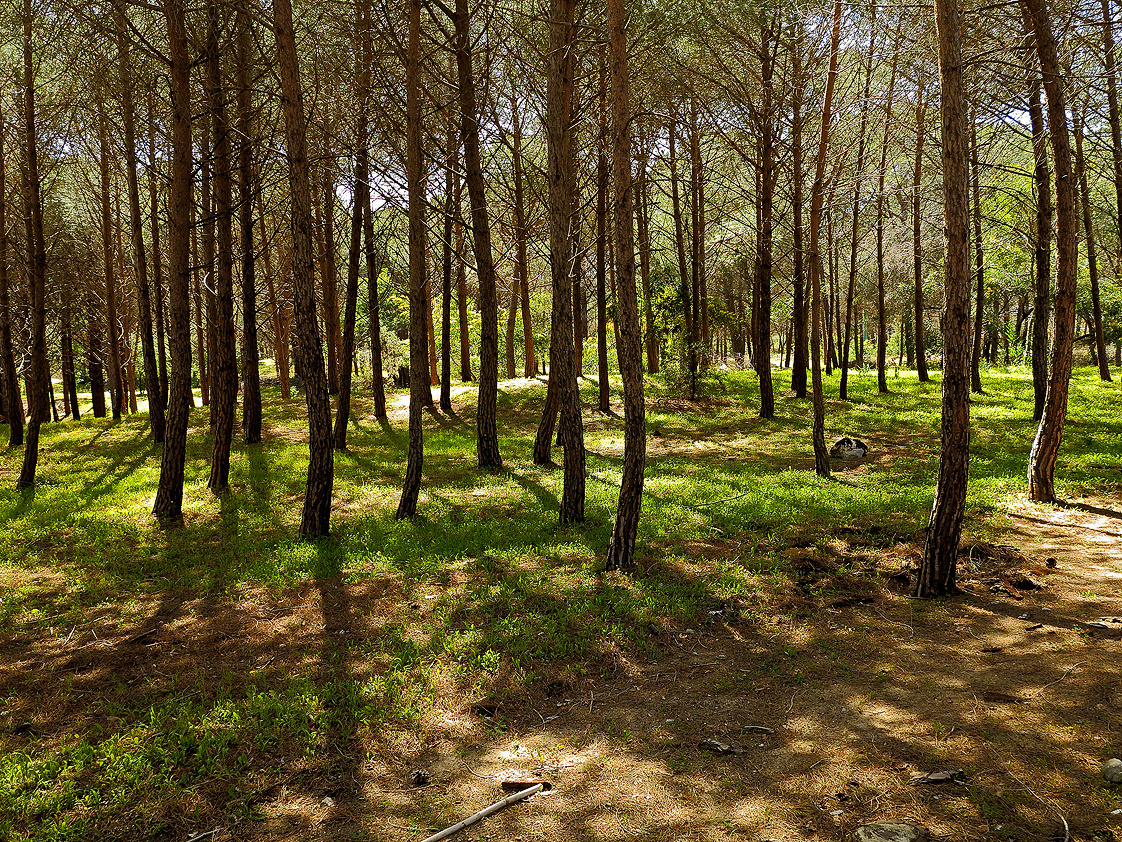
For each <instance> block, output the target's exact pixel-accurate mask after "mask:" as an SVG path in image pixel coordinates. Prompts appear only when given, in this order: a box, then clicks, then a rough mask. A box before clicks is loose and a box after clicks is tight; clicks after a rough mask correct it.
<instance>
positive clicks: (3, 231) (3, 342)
mask: <svg viewBox="0 0 1122 842" xmlns="http://www.w3.org/2000/svg"><path fill="white" fill-rule="evenodd" d="M4 169H5V168H4V117H3V114H2V113H0V386H2V387H3V390H4V391H3V397H4V415H5V417H6V419H7V422H8V447H19V446H20V445H22V444H23V424H24V415H23V398H22V397H21V396H20V385H19V375H18V374H17V373H16V358H15V353H14V351H13V349H12V303H11V290H10V286H9V284H10V282H9V280H8V223H7V196H8V193H7V188H6V185H5V172H4ZM92 323H93V318H92V314H91V324H92ZM90 381H91V388H93V386H92V381H93V368H92V366H91V367H90ZM104 400H105V398H104V396H103V397H102V401H104Z"/></svg>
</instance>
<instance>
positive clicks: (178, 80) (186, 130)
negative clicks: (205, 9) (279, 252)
mask: <svg viewBox="0 0 1122 842" xmlns="http://www.w3.org/2000/svg"><path fill="white" fill-rule="evenodd" d="M163 8H164V17H165V19H166V20H167V27H168V56H169V58H170V60H171V67H170V71H169V79H170V85H171V91H170V93H171V145H172V148H171V155H172V157H171V183H170V184H169V186H168V316H169V319H170V321H169V324H168V345H169V350H170V352H171V374H170V376H169V378H168V382H169V392H168V415H167V424H166V425H165V427H164V449H163V452H162V454H161V456H160V483H159V487H158V488H157V490H156V500H155V502H154V503H153V505H152V513H153V514H154V515H155V516H156V517H157V518H159V519H160V520H163V521H167V522H177V521H181V520H182V518H183V467H184V458H185V456H186V450H187V420H188V418H187V413H188V411H189V408H190V404H191V324H190V318H191V317H190V310H189V303H188V294H189V284H190V278H191V241H190V231H191V170H192V143H191V59H190V55H189V53H188V48H187V29H186V26H185V24H184V20H183V6H182V5H181V0H163Z"/></svg>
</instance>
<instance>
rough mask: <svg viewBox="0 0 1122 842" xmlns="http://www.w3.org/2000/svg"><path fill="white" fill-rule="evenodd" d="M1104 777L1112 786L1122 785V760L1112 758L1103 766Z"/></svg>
mask: <svg viewBox="0 0 1122 842" xmlns="http://www.w3.org/2000/svg"><path fill="white" fill-rule="evenodd" d="M1103 777H1104V778H1105V779H1106V780H1107V781H1109V782H1110V783H1112V784H1122V760H1119V759H1118V758H1117V757H1112V758H1111V759H1110V760H1108V761H1106V763H1104V764H1103Z"/></svg>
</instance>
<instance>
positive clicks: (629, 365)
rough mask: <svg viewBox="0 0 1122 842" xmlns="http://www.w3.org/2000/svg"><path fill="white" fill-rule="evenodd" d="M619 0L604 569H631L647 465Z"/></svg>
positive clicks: (611, 39)
mask: <svg viewBox="0 0 1122 842" xmlns="http://www.w3.org/2000/svg"><path fill="white" fill-rule="evenodd" d="M626 20H627V15H626V10H625V8H624V0H607V26H608V49H609V52H610V56H611V73H612V169H613V178H612V181H613V185H614V188H615V189H614V195H613V208H612V218H613V220H614V223H615V224H614V226H613V227H614V229H615V242H616V248H615V255H616V265H617V266H618V267H619V268H618V269H617V271H616V289H617V294H618V298H617V299H616V306H617V308H618V310H619V321H620V331H619V341H620V349H619V365H620V377H621V379H622V380H623V475H622V477H621V480H620V488H619V502H618V504H617V505H616V519H615V524H614V525H613V527H612V535H611V538H610V539H609V541H608V553H607V557H606V563H605V567H606V569H608V570H624V569H627V568H630V567H631V566H632V564H633V563H634V557H635V536H636V535H637V533H638V530H639V511H640V508H641V505H642V500H643V473H644V470H645V468H646V463H647V427H646V406H645V402H644V399H643V360H642V356H643V340H642V333H641V332H640V329H639V303H638V300H637V297H636V294H635V243H634V235H633V220H632V217H633V212H632V197H631V105H630V80H629V78H628V76H629V72H628V63H627V35H626V31H625V25H626Z"/></svg>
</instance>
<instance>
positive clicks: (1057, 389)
mask: <svg viewBox="0 0 1122 842" xmlns="http://www.w3.org/2000/svg"><path fill="white" fill-rule="evenodd" d="M1022 4H1023V6H1024V7H1025V9H1026V11H1027V13H1028V17H1029V18H1030V20H1031V23H1032V31H1033V36H1034V38H1035V41H1036V52H1037V55H1038V56H1039V58H1040V71H1041V76H1042V78H1043V83H1044V93H1045V95H1046V96H1047V100H1048V128H1049V133H1048V134H1049V137H1050V139H1051V142H1052V160H1053V162H1054V164H1055V168H1056V256H1057V260H1056V298H1055V309H1056V317H1055V329H1054V330H1055V332H1054V334H1053V338H1052V360H1051V362H1052V366H1051V369H1052V370H1051V373H1050V375H1049V378H1048V390H1047V393H1046V395H1045V399H1044V412H1043V414H1042V416H1041V419H1040V426H1039V427H1038V428H1037V431H1036V438H1035V439H1034V441H1033V443H1032V450H1031V451H1030V452H1029V463H1028V486H1029V495H1030V496H1031V497H1032V499H1033V500H1036V501H1037V502H1040V503H1053V502H1055V501H1056V490H1055V485H1054V478H1055V471H1056V457H1057V455H1058V454H1059V450H1060V442H1061V440H1062V438H1063V432H1064V422H1065V420H1066V417H1067V395H1068V383H1069V381H1070V380H1071V364H1072V363H1071V350H1072V343H1073V341H1074V338H1075V284H1076V275H1077V272H1078V268H1079V267H1078V258H1079V254H1078V244H1077V236H1078V235H1077V230H1078V224H1079V223H1078V219H1077V216H1076V204H1075V203H1076V195H1075V194H1076V182H1075V179H1074V177H1073V173H1072V166H1071V145H1070V140H1069V137H1068V128H1067V103H1066V102H1065V95H1064V88H1063V75H1062V74H1063V69H1062V67H1061V65H1060V62H1059V58H1058V56H1057V49H1056V39H1055V36H1054V35H1053V34H1052V25H1051V22H1050V21H1049V18H1048V8H1047V6H1046V5H1045V4H1044V0H1022Z"/></svg>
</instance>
